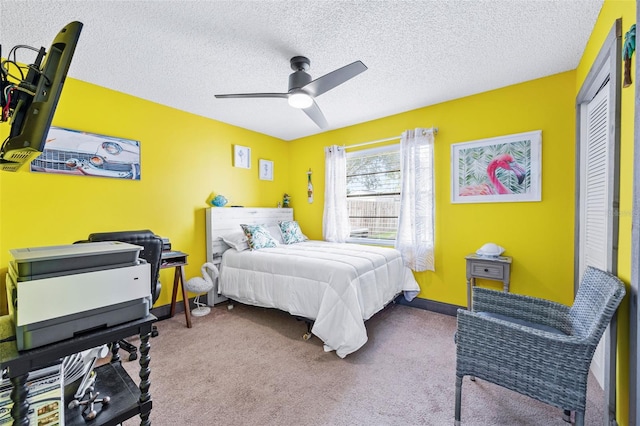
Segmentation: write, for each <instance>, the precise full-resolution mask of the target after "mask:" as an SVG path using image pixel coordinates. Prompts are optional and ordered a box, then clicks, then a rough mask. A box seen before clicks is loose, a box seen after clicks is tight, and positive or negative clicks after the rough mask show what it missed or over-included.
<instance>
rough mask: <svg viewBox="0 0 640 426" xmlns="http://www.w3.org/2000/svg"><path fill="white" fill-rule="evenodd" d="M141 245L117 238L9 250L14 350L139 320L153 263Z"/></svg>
mask: <svg viewBox="0 0 640 426" xmlns="http://www.w3.org/2000/svg"><path fill="white" fill-rule="evenodd" d="M141 250H142V247H140V246H137V245H133V244H128V243H123V242H117V241H105V242H95V243H83V244H71V245H63V246H49V247H36V248H24V249H14V250H9V252H10V254H11V256H12V258H11V260H10V261H9V267H8V272H7V280H6V283H7V300H8V305H9V315H10V317H11V319H12V321H13V323H14V325H15V328H16V342H17V347H18V350H26V349H32V348H35V347H38V346H43V345H47V344H50V343H54V342H58V341H61V340H64V339H68V338H71V337H74V336H75V335H78V334H81V333H83V332H86V331H89V330H93V329H99V328H103V327H111V326H114V325H117V324H122V323H125V322H128V321H133V320H136V319H139V318H143V317H145V316H147V315H148V314H149V310H150V309H151V305H152V300H151V266H150V265H149V264H148V263H146V262H145V261H144V260H143V259H141V258H139V257H138V255H139V253H140V251H141Z"/></svg>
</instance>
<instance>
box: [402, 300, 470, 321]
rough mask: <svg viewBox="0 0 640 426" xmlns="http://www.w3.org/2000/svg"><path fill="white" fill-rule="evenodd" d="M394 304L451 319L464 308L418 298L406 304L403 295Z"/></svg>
mask: <svg viewBox="0 0 640 426" xmlns="http://www.w3.org/2000/svg"><path fill="white" fill-rule="evenodd" d="M395 303H397V304H398V305H405V306H411V307H412V308H418V309H424V310H425V311H431V312H437V313H439V314H444V315H450V316H452V317H455V316H456V315H457V314H458V309H460V308H464V306H458V305H451V304H449V303H443V302H436V301H435V300H429V299H422V298H419V297H416V298H415V299H413V300H412V301H411V302H407V299H405V298H404V296H403V295H400V296H398V297H397V298H396V300H395Z"/></svg>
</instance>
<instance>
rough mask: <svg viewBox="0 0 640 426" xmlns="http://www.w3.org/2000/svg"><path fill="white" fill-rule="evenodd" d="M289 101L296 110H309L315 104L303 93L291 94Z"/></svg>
mask: <svg viewBox="0 0 640 426" xmlns="http://www.w3.org/2000/svg"><path fill="white" fill-rule="evenodd" d="M287 100H288V101H289V105H291V106H292V107H294V108H309V107H310V106H311V105H312V104H313V98H312V97H311V96H309V95H307V94H306V93H304V92H303V91H299V92H294V93H291V94H290V95H289V98H288V99H287Z"/></svg>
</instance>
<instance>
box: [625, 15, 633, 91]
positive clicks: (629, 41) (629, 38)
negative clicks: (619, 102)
mask: <svg viewBox="0 0 640 426" xmlns="http://www.w3.org/2000/svg"><path fill="white" fill-rule="evenodd" d="M635 51H636V24H633V25H632V26H631V28H629V31H627V33H626V34H625V35H624V45H623V46H622V60H623V61H624V82H623V83H622V87H629V86H631V83H632V81H631V57H632V56H633V52H635Z"/></svg>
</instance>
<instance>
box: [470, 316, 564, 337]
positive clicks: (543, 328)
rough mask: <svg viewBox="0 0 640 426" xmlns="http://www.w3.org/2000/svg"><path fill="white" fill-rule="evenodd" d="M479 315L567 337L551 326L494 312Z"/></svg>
mask: <svg viewBox="0 0 640 426" xmlns="http://www.w3.org/2000/svg"><path fill="white" fill-rule="evenodd" d="M477 314H478V315H480V316H483V317H488V318H496V319H499V320H503V321H508V322H512V323H514V324H518V325H524V326H526V327H531V328H535V329H536V330H540V331H546V332H549V333H555V334H561V335H563V336H565V335H566V334H565V333H563V332H562V331H560V330H558V329H557V328H553V327H550V326H548V325H544V324H538V323H535V322H531V321H526V320H523V319H520V318H513V317H509V316H506V315H502V314H496V313H493V312H478V313H477Z"/></svg>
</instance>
